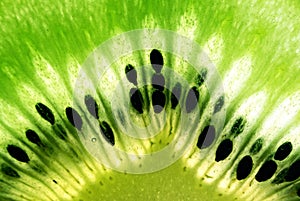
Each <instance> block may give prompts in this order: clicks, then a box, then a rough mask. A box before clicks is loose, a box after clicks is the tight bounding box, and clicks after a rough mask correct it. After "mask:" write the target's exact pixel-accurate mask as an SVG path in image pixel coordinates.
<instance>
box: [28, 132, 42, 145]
mask: <svg viewBox="0 0 300 201" xmlns="http://www.w3.org/2000/svg"><path fill="white" fill-rule="evenodd" d="M25 134H26V137H27V139H28V140H29V141H30V142H32V143H34V144H36V145H40V144H41V139H40V137H39V136H38V134H37V133H36V132H35V131H34V130H31V129H28V130H27V131H26V132H25Z"/></svg>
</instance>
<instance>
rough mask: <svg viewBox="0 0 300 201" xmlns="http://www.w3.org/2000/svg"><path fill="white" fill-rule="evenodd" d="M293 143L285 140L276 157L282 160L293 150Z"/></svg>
mask: <svg viewBox="0 0 300 201" xmlns="http://www.w3.org/2000/svg"><path fill="white" fill-rule="evenodd" d="M292 149H293V145H292V143H290V142H285V143H283V144H282V145H280V146H279V147H278V149H277V151H276V153H275V156H274V159H275V160H279V161H282V160H284V159H285V158H286V157H288V155H289V154H290V153H291V152H292Z"/></svg>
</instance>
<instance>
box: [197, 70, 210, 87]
mask: <svg viewBox="0 0 300 201" xmlns="http://www.w3.org/2000/svg"><path fill="white" fill-rule="evenodd" d="M206 75H207V69H202V70H201V72H200V74H198V75H197V77H196V79H195V83H196V84H197V85H198V86H199V87H200V86H201V85H202V84H203V83H204V81H205V79H206Z"/></svg>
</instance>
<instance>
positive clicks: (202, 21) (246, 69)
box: [0, 0, 300, 201]
mask: <svg viewBox="0 0 300 201" xmlns="http://www.w3.org/2000/svg"><path fill="white" fill-rule="evenodd" d="M299 13H300V6H299V3H298V2H296V1H289V2H287V1H283V0H282V1H276V2H275V1H274V2H272V1H270V2H269V1H266V2H263V3H262V2H250V1H247V2H246V1H243V2H242V1H231V2H227V3H226V4H224V3H221V1H220V2H219V1H200V2H194V3H187V2H182V1H178V2H177V1H169V2H164V3H162V4H159V3H151V4H150V2H146V1H145V2H141V1H133V2H131V3H125V2H124V3H120V1H108V2H102V3H97V4H95V5H94V4H92V3H83V2H81V1H78V2H77V3H74V5H71V4H70V3H61V2H59V1H53V2H50V3H41V4H40V5H36V3H35V2H31V3H30V2H28V1H27V3H14V4H12V3H11V2H9V1H2V2H1V3H0V22H1V31H0V38H1V39H0V57H1V62H0V78H1V79H0V86H1V93H0V108H1V116H0V132H1V133H0V135H1V136H0V166H1V167H2V171H1V172H0V187H1V191H0V200H45V201H46V200H80V199H82V200H91V201H92V200H234V199H235V198H237V199H240V200H246V199H249V200H268V199H269V200H297V199H299V197H298V196H297V190H298V189H299V188H300V184H299V179H297V180H295V181H293V182H284V183H282V184H279V185H274V184H271V182H272V181H273V180H274V178H275V177H276V175H278V173H279V172H280V171H281V170H283V169H285V168H288V167H289V166H291V164H292V163H293V162H294V161H295V160H297V159H299V158H298V157H299V143H300V141H299V139H297V137H296V136H297V135H299V133H300V128H299V122H300V114H299V109H300V106H299V102H300V95H299V92H297V91H299V88H300V82H299V76H300V60H299V58H300V57H299V56H300V55H299V53H300V38H299V32H300V25H299V23H298V22H299V21H300V19H299V18H300V15H299ZM120 16H124V17H120ZM141 28H160V29H166V30H172V31H175V32H177V33H179V34H182V35H184V36H186V37H189V38H190V39H191V40H195V41H196V42H197V43H199V44H200V46H202V47H203V48H204V50H205V51H206V52H207V54H208V56H209V57H210V58H211V60H212V61H213V62H214V64H215V66H216V68H217V70H218V71H219V73H220V76H221V77H222V80H223V85H224V89H225V100H226V104H227V105H226V112H227V113H226V114H227V116H226V119H225V123H226V124H225V128H224V131H223V132H222V133H221V134H220V137H219V138H218V140H216V141H215V142H214V144H213V145H212V146H211V147H210V150H211V151H210V152H209V153H208V154H207V153H205V154H207V155H205V157H204V153H203V152H202V150H200V149H198V148H197V147H196V146H195V145H194V146H193V148H192V150H190V152H189V153H187V154H186V155H185V156H184V157H183V158H181V159H180V160H179V161H178V162H176V163H175V164H173V165H172V166H170V167H168V168H166V169H164V170H161V171H159V172H155V173H151V174H145V175H130V174H122V173H117V172H114V171H112V170H108V169H104V168H103V167H102V166H100V165H99V164H97V162H96V161H95V160H94V159H92V157H91V156H90V155H89V154H88V153H87V152H86V151H83V150H84V149H83V147H82V145H80V144H79V139H78V137H77V132H76V130H75V128H74V127H73V126H72V125H71V124H70V123H69V122H68V120H67V118H66V117H65V112H64V111H65V108H66V107H68V106H73V99H72V98H73V97H72V92H73V87H74V84H75V81H76V78H77V74H78V72H79V70H80V65H81V64H82V63H83V62H84V61H85V59H86V58H87V57H88V55H89V54H90V53H91V52H92V51H93V50H94V49H95V48H96V47H97V46H99V45H100V44H101V43H102V42H104V41H105V40H107V39H109V38H111V37H113V36H115V35H117V34H121V33H123V32H126V31H131V30H134V29H141ZM163 56H164V59H165V61H166V64H168V65H169V66H173V67H174V68H176V69H177V71H178V72H181V71H182V73H183V76H184V77H185V78H187V79H189V78H191V77H190V76H191V75H189V72H190V71H189V70H188V71H187V73H186V72H184V69H187V66H185V67H186V68H183V69H182V68H180V61H178V60H176V59H174V58H173V57H171V56H170V55H167V54H166V53H164V52H163ZM148 59H149V52H145V53H142V56H141V57H140V58H137V56H136V55H132V56H130V55H129V56H128V58H125V59H124V66H122V68H121V69H120V70H119V71H120V72H123V71H124V67H125V65H126V64H127V63H125V61H126V62H127V61H128V62H132V63H134V62H136V64H137V65H138V64H144V63H148V64H149V60H148ZM172 59H174V60H172ZM119 62H120V63H123V62H122V61H119ZM168 62H169V63H168ZM113 68H114V69H116V66H114V67H113ZM113 83H114V82H112V83H110V84H113ZM111 86H112V85H111ZM38 102H41V103H43V104H45V105H47V106H48V107H49V108H51V109H52V111H53V113H54V116H55V119H56V125H55V126H51V125H50V124H49V123H48V122H46V121H44V120H43V119H42V118H41V117H40V115H39V114H38V113H37V112H36V109H35V108H34V106H35V104H36V103H38ZM76 109H77V108H76ZM102 109H103V108H102ZM78 111H80V115H82V116H84V114H85V113H87V112H86V111H84V110H79V109H78ZM103 113H104V112H103V111H101V110H100V112H99V116H101V114H103ZM240 116H243V117H245V119H246V120H247V124H246V127H245V129H244V131H243V133H242V134H241V136H240V137H238V138H236V139H234V146H233V147H234V149H233V152H232V153H231V155H230V157H228V158H227V159H226V160H224V161H221V162H215V150H216V149H217V146H218V145H219V144H220V142H221V141H222V139H225V138H224V135H226V134H228V132H229V130H230V128H231V126H232V124H233V122H234V121H235V120H236V119H237V118H238V117H240ZM85 123H86V119H84V121H83V124H85ZM57 124H60V125H62V126H63V127H64V129H65V130H67V133H68V140H67V141H63V140H61V139H58V137H57V136H56V135H55V134H56V133H58V132H59V131H58V130H59V128H58V127H57ZM202 126H203V125H202ZM27 129H33V130H35V131H36V132H37V133H38V134H39V137H40V138H41V141H42V142H43V146H42V148H41V147H38V146H36V145H35V144H32V143H30V142H29V141H28V140H27V139H26V136H25V131H26V130H27ZM165 129H166V130H168V127H167V128H165ZM198 129H199V130H201V128H200V126H199V128H198ZM198 132H199V131H198ZM120 136H122V135H121V133H118V134H116V146H119V145H120V143H119V144H118V142H120V141H122V140H124V139H123V138H121V137H120ZM258 138H262V139H263V142H264V143H263V146H262V150H261V151H260V152H259V153H258V154H256V155H255V156H253V157H252V159H253V161H254V166H253V169H252V172H251V174H250V175H249V176H248V177H247V178H246V179H244V180H242V181H237V180H236V175H235V172H236V171H235V168H236V166H237V164H238V162H239V161H240V160H241V158H242V157H243V156H245V155H248V154H249V150H250V148H251V145H252V144H253V143H254V142H255V140H257V139H258ZM159 139H160V137H157V139H156V141H157V142H159ZM118 140H120V141H118ZM168 140H169V141H171V140H172V138H169V139H165V138H163V140H162V141H163V143H162V144H159V143H158V146H157V147H154V150H159V149H161V148H162V147H163V145H164V143H166V142H167V141H168ZM285 141H289V142H292V144H293V150H292V152H291V154H290V156H289V157H288V158H287V159H285V160H283V161H277V165H278V167H277V171H276V173H275V174H274V176H273V177H272V178H271V179H269V180H267V181H266V182H257V181H256V180H255V179H254V177H255V174H256V173H257V172H258V170H259V168H260V167H261V165H262V164H263V163H264V162H265V161H266V160H268V159H272V157H273V155H274V153H275V152H276V150H277V148H278V147H279V146H280V145H281V144H282V143H283V142H285ZM124 142H127V143H128V142H129V143H132V144H134V143H135V142H130V139H125V140H124ZM148 143H149V142H148ZM194 144H196V142H194ZM8 145H16V146H18V147H21V148H22V149H24V150H25V151H26V153H27V154H28V156H29V158H30V162H29V163H24V162H20V161H17V160H15V159H14V158H12V157H11V156H10V155H9V154H8V153H7V146H8ZM121 145H122V144H121ZM135 145H136V146H139V144H138V143H137V144H135ZM142 145H143V146H144V145H145V147H146V152H147V151H148V152H149V149H147V146H148V145H147V141H146V142H145V143H144V144H142ZM142 145H141V146H142ZM125 149H126V148H125ZM73 150H75V151H76V152H77V155H78V156H75V155H74V152H73ZM134 151H136V150H133V152H134ZM144 151H145V150H144ZM152 151H153V150H152ZM204 152H205V151H204ZM234 159H236V160H234ZM3 164H5V165H3ZM7 166H9V167H11V168H13V169H14V170H15V171H16V172H18V174H19V176H20V178H14V177H12V176H8V175H5V174H4V173H3V169H5V168H4V167H7ZM228 186H230V188H228ZM89 191H90V193H89Z"/></svg>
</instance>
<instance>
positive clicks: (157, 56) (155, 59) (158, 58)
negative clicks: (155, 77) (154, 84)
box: [150, 49, 164, 73]
mask: <svg viewBox="0 0 300 201" xmlns="http://www.w3.org/2000/svg"><path fill="white" fill-rule="evenodd" d="M150 62H151V64H152V67H153V69H154V70H155V72H156V73H160V71H161V69H162V67H163V65H164V59H163V56H162V54H161V52H160V51H158V50H157V49H153V50H152V51H151V53H150Z"/></svg>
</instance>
